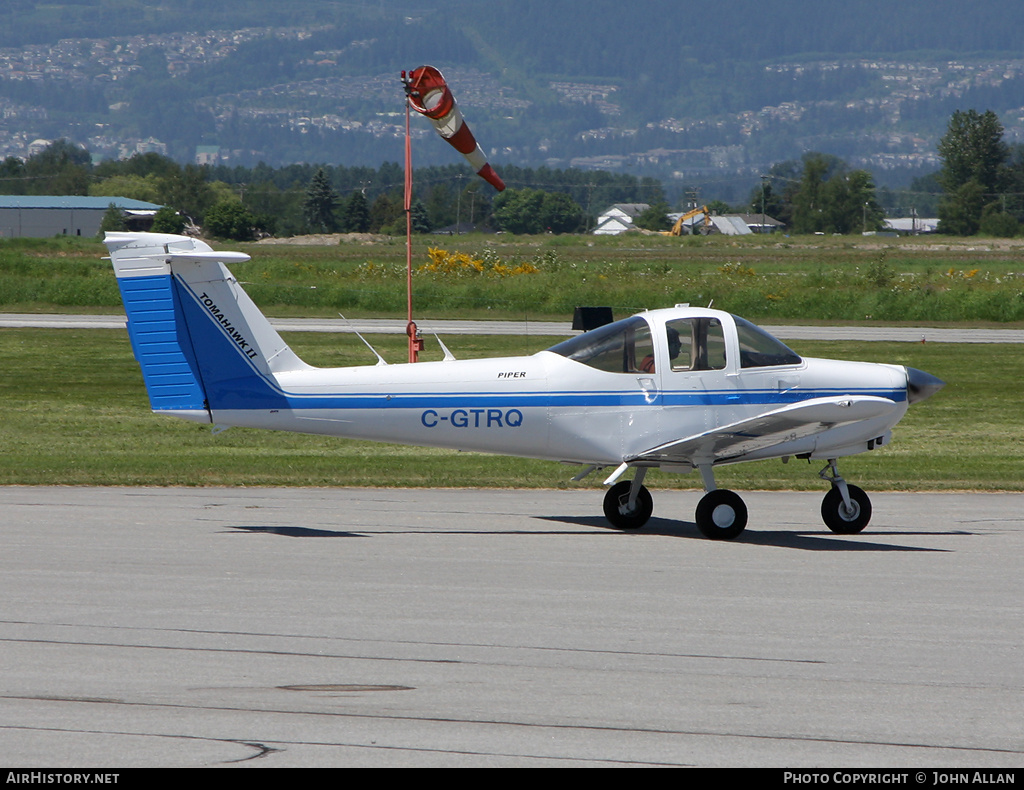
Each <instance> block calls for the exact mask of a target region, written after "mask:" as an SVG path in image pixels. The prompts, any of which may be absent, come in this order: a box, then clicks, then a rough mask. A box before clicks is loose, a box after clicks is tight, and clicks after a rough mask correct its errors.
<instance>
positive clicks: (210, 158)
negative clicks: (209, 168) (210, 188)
mask: <svg viewBox="0 0 1024 790" xmlns="http://www.w3.org/2000/svg"><path fill="white" fill-rule="evenodd" d="M219 161H220V146H219V145H197V146H196V164H197V165H215V164H217V162H219Z"/></svg>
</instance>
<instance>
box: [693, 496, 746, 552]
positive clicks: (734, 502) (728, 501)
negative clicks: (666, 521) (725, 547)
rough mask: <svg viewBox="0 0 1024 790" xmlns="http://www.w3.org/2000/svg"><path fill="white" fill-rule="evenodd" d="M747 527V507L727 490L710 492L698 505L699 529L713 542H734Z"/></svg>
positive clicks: (738, 497)
mask: <svg viewBox="0 0 1024 790" xmlns="http://www.w3.org/2000/svg"><path fill="white" fill-rule="evenodd" d="M746 526H747V506H746V505H745V504H743V500H742V499H740V496H739V494H737V493H736V492H735V491H729V490H727V489H725V488H716V489H715V490H714V491H708V492H707V493H706V494H705V495H704V496H703V497H702V498H701V500H700V502H698V503H697V529H699V530H700V531H701V534H702V535H703V536H704V537H705V538H711V540H732V539H733V538H735V537H736V536H737V535H739V534H740V533H741V532H742V531H743V530H744V528H745V527H746Z"/></svg>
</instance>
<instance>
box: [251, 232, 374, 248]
mask: <svg viewBox="0 0 1024 790" xmlns="http://www.w3.org/2000/svg"><path fill="white" fill-rule="evenodd" d="M390 240H391V237H390V236H383V235H381V234H379V233H314V234H311V235H309V236H289V237H287V238H283V239H277V238H269V239H260V240H259V242H258V243H259V244H298V245H306V246H308V247H330V246H333V245H337V244H380V243H382V242H386V241H390Z"/></svg>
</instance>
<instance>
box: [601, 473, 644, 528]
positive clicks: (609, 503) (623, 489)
mask: <svg viewBox="0 0 1024 790" xmlns="http://www.w3.org/2000/svg"><path fill="white" fill-rule="evenodd" d="M631 485H632V483H630V481H629V480H622V481H620V482H618V483H616V484H615V485H613V486H612V487H611V488H609V489H608V493H606V494H605V495H604V517H605V518H606V519H608V523H609V524H611V525H612V526H613V527H615V528H616V529H640V527H642V526H643V525H644V524H646V523H647V520H648V519H649V518H650V517H651V513H653V512H654V499H653V498H652V497H651V492H650V491H648V490H647V489H646V488H645V487H644V486H640V490H639V491H638V492H637V495H636V504H635V506H634V507H633V510H632V511H631V512H629V513H623V512H621V511H620V509H619V508H620V507H622V506H624V505H625V504H626V502H628V501H629V487H630V486H631Z"/></svg>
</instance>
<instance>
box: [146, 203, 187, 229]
mask: <svg viewBox="0 0 1024 790" xmlns="http://www.w3.org/2000/svg"><path fill="white" fill-rule="evenodd" d="M184 229H185V218H184V217H183V216H181V214H179V213H178V212H177V211H175V210H174V209H173V208H171V207H170V206H164V207H163V208H161V209H158V210H157V212H156V214H154V215H153V226H152V227H151V228H150V230H151V231H152V232H153V233H181V232H182V231H183V230H184Z"/></svg>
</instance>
